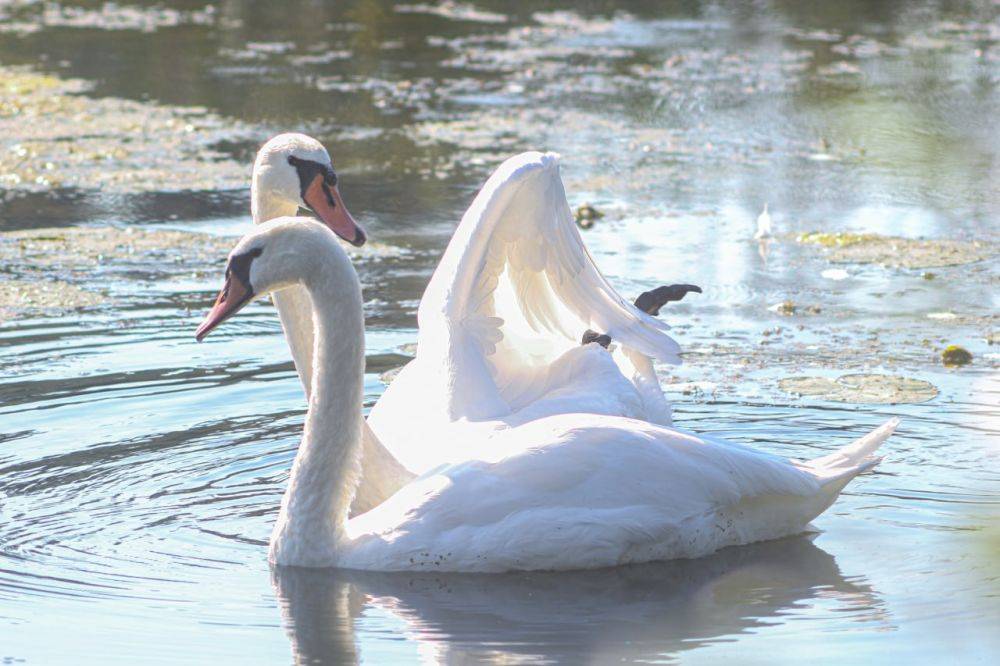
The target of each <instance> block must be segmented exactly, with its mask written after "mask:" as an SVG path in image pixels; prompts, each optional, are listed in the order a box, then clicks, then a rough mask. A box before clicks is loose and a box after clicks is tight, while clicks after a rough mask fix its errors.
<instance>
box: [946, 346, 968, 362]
mask: <svg viewBox="0 0 1000 666" xmlns="http://www.w3.org/2000/svg"><path fill="white" fill-rule="evenodd" d="M941 362H942V363H944V364H945V365H950V366H956V365H968V364H969V363H972V354H971V353H969V350H968V349H966V348H965V347H961V346H959V345H948V346H947V347H945V348H944V351H942V352H941Z"/></svg>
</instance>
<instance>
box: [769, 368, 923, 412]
mask: <svg viewBox="0 0 1000 666" xmlns="http://www.w3.org/2000/svg"><path fill="white" fill-rule="evenodd" d="M778 386H780V387H781V390H783V391H785V392H786V393H791V394H792V395H798V396H808V397H810V398H819V399H822V400H832V401H834V402H848V403H856V404H887V405H894V404H899V403H917V402H927V401H928V400H931V399H933V398H935V397H936V396H937V394H938V390H937V388H935V386H934V385H933V384H931V383H930V382H926V381H924V380H922V379H913V378H910V377H900V376H898V375H882V374H850V375H843V376H841V377H838V378H837V379H829V378H827V377H787V378H785V379H782V380H781V381H780V382H778Z"/></svg>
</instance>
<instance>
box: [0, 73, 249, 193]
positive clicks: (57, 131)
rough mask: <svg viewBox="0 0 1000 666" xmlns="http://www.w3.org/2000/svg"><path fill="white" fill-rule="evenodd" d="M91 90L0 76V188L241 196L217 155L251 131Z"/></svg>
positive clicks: (239, 180)
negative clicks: (234, 191)
mask: <svg viewBox="0 0 1000 666" xmlns="http://www.w3.org/2000/svg"><path fill="white" fill-rule="evenodd" d="M89 88H90V86H89V84H87V83H85V82H83V81H80V80H76V79H70V80H64V79H60V78H58V77H54V76H50V75H47V74H38V73H35V72H33V71H31V70H28V69H24V68H13V67H0V137H2V138H0V187H2V188H3V189H4V190H7V191H8V192H9V191H49V190H51V189H53V188H61V187H77V188H84V189H100V190H102V191H103V192H106V193H116V192H119V193H120V192H152V191H155V192H169V191H178V190H217V189H233V188H239V187H246V185H247V180H248V174H247V171H246V166H245V165H243V164H239V163H237V162H236V161H234V160H232V159H231V157H230V156H229V155H227V154H225V153H223V152H221V151H220V150H219V149H218V148H217V146H218V144H219V143H220V142H222V141H226V140H233V139H235V138H237V137H247V136H250V135H252V134H253V132H252V131H251V130H250V129H249V128H248V127H247V126H246V125H243V124H241V123H237V122H234V121H231V120H226V119H223V118H222V117H220V116H218V115H216V114H214V113H210V112H208V111H207V110H205V109H203V108H198V107H187V108H182V107H172V106H163V105H159V104H152V103H146V102H135V101H131V100H124V99H116V98H110V97H104V98H93V97H89V96H86V95H85V94H84V93H86V92H87V90H88V89H89Z"/></svg>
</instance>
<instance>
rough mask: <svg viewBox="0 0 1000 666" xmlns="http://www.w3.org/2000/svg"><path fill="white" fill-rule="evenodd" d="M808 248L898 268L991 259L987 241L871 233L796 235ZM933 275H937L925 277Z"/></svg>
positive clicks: (844, 260)
mask: <svg viewBox="0 0 1000 666" xmlns="http://www.w3.org/2000/svg"><path fill="white" fill-rule="evenodd" d="M795 240H796V241H797V242H799V243H802V244H806V245H818V246H820V247H822V248H824V249H825V250H826V252H827V255H826V256H827V259H829V260H830V261H832V262H833V263H840V264H880V265H883V266H892V267H896V268H932V267H944V266H960V265H962V264H970V263H973V262H976V261H982V260H983V259H985V258H987V257H989V256H991V255H992V254H993V253H994V248H993V247H992V246H991V245H990V244H989V243H986V242H980V241H972V242H967V241H958V240H934V239H913V238H898V237H894V236H881V235H879V234H871V233H853V232H846V231H841V232H825V231H814V232H808V233H802V234H799V235H797V236H795ZM927 275H931V276H933V273H930V274H927V273H925V274H924V277H925V279H933V277H930V278H928V277H927Z"/></svg>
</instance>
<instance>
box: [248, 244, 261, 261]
mask: <svg viewBox="0 0 1000 666" xmlns="http://www.w3.org/2000/svg"><path fill="white" fill-rule="evenodd" d="M247 254H249V255H250V256H251V257H253V258H254V259H256V258H257V257H259V256H260V255H262V254H264V248H262V247H255V248H254V249H252V250H250V252H248V253H247Z"/></svg>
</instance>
